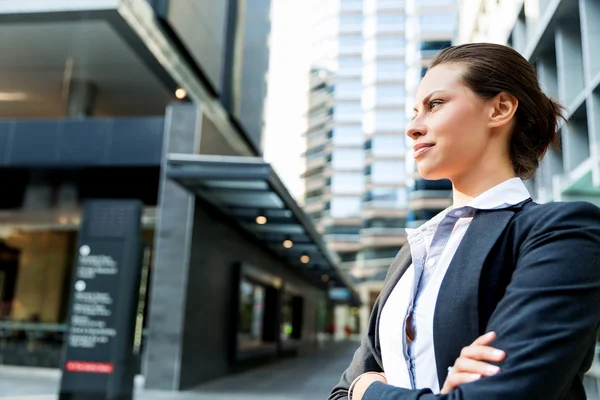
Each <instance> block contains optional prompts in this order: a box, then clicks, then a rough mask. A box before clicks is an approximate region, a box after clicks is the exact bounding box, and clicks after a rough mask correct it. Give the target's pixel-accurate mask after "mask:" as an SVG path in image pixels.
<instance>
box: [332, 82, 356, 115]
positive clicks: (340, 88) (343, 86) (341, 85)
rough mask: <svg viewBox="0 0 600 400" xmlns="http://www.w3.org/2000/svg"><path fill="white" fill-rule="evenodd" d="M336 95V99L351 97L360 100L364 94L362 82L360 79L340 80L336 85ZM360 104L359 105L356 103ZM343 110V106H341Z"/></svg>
mask: <svg viewBox="0 0 600 400" xmlns="http://www.w3.org/2000/svg"><path fill="white" fill-rule="evenodd" d="M334 90H335V95H336V97H337V96H339V97H346V98H348V97H351V98H360V95H361V92H362V82H361V81H360V79H338V81H337V82H336V84H335V89H334ZM356 104H358V103H356ZM340 105H341V106H342V107H341V108H342V109H343V108H344V107H343V106H344V105H343V104H340Z"/></svg>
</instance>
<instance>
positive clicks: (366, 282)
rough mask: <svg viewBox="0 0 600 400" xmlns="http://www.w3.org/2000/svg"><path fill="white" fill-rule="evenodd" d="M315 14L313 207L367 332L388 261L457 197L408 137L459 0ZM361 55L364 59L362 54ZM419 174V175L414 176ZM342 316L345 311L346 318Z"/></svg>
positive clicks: (391, 0)
mask: <svg viewBox="0 0 600 400" xmlns="http://www.w3.org/2000/svg"><path fill="white" fill-rule="evenodd" d="M322 4H323V8H322V9H321V14H318V15H316V16H315V20H316V23H315V25H314V30H313V31H314V35H315V37H314V38H313V47H314V55H313V60H312V62H313V67H314V68H313V70H312V72H311V79H310V82H311V84H310V94H309V107H308V108H309V111H308V115H307V116H308V131H307V133H306V139H307V152H306V157H305V158H306V172H305V174H304V178H305V184H306V199H305V210H306V212H307V213H308V214H309V215H310V216H311V217H312V218H313V219H314V220H315V222H316V223H317V226H318V227H319V229H320V231H321V232H323V234H324V235H325V239H326V241H327V244H328V246H329V247H330V248H332V249H334V250H336V251H337V252H338V253H339V254H340V257H341V259H342V265H343V267H344V269H345V270H347V271H349V273H350V274H351V275H352V276H353V277H354V278H355V280H356V281H357V283H358V284H357V290H358V292H359V293H360V296H361V299H362V301H363V308H362V309H361V310H360V312H358V313H356V311H355V310H351V313H350V314H352V315H356V316H358V317H357V318H354V317H352V318H351V323H353V324H356V327H357V328H360V330H364V328H365V326H366V323H367V320H368V315H369V312H370V310H371V308H372V306H373V303H374V302H375V299H376V298H377V296H378V295H379V292H380V291H381V288H382V287H383V281H384V278H385V274H386V272H387V268H388V267H389V265H390V263H391V262H392V260H393V258H394V257H395V255H396V254H397V252H398V250H399V249H400V247H401V246H402V245H403V244H404V243H405V242H406V231H405V228H406V227H415V226H418V225H420V224H421V223H422V222H423V221H424V220H426V219H428V218H430V217H431V216H433V215H435V214H437V213H438V212H439V211H441V210H442V209H444V208H445V207H447V206H448V205H449V204H450V201H451V200H450V190H449V189H450V186H449V183H448V182H427V181H424V180H422V179H420V178H419V177H418V174H416V172H415V164H414V162H413V161H412V157H411V154H412V149H410V148H409V147H408V146H407V143H408V142H410V141H409V140H407V139H406V136H405V126H406V123H407V116H406V114H407V113H406V111H407V110H408V111H409V114H410V116H409V118H411V117H412V107H413V104H414V95H415V91H416V87H417V85H418V83H419V81H420V79H421V77H422V75H423V73H424V70H425V66H426V64H427V62H428V61H429V60H430V59H431V57H432V56H433V55H434V54H435V53H436V52H437V51H438V50H439V49H441V48H443V47H445V46H448V45H449V44H450V41H451V39H452V37H453V35H454V31H455V27H456V6H455V4H454V1H453V0H436V1H428V2H423V1H405V0H330V1H328V2H324V3H322ZM361 54H362V57H361ZM415 181H416V182H415ZM339 319H341V317H340V318H339Z"/></svg>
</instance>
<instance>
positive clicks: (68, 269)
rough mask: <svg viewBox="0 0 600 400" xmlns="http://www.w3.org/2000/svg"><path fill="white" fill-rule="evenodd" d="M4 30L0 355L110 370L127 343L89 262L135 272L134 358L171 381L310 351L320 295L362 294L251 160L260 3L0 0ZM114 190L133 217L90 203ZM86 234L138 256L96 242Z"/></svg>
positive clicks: (115, 308) (322, 305) (73, 368)
mask: <svg viewBox="0 0 600 400" xmlns="http://www.w3.org/2000/svg"><path fill="white" fill-rule="evenodd" d="M0 22H1V24H0V51H1V52H2V54H4V55H6V57H3V58H2V60H0V68H1V69H2V79H1V80H0V187H2V196H0V364H16V365H25V366H43V367H51V368H66V369H67V370H68V371H69V372H70V373H77V372H81V371H82V370H81V368H83V369H86V368H88V369H86V371H88V372H89V373H91V372H90V371H99V369H98V368H101V369H102V371H103V372H106V373H107V374H110V371H111V368H112V367H113V366H112V364H110V363H108V361H107V362H106V363H102V364H101V365H98V364H97V363H94V362H92V363H90V362H91V361H104V360H103V359H100V360H98V359H96V358H97V357H100V358H102V357H105V356H108V355H110V354H113V355H114V354H115V347H114V343H115V340H117V339H114V337H113V336H114V335H116V337H118V340H119V341H120V343H124V342H128V343H131V342H132V341H129V340H128V339H127V337H125V338H123V337H120V336H119V335H120V334H121V332H122V331H123V330H125V328H124V327H123V326H113V323H114V321H113V319H111V318H109V317H110V316H111V315H116V314H118V315H119V316H122V315H123V314H124V313H126V312H127V311H128V308H126V307H119V306H121V305H122V304H121V303H120V302H118V301H117V300H115V299H114V298H112V297H111V296H112V295H113V294H114V293H113V292H106V293H105V292H97V291H98V290H99V289H93V287H94V284H95V282H97V281H94V280H93V279H95V278H94V277H95V275H94V274H96V273H98V274H104V275H107V274H109V273H110V274H113V275H114V274H116V273H118V271H119V270H120V269H121V270H127V271H131V270H132V269H133V270H135V272H136V274H137V273H139V276H141V277H142V278H141V284H140V285H139V286H135V285H134V287H132V288H129V289H130V290H129V291H127V292H126V293H125V294H124V296H125V297H126V298H128V299H136V300H135V301H136V302H137V307H133V308H131V310H129V311H131V315H130V317H131V318H130V319H129V324H130V325H131V326H135V331H134V332H135V345H134V349H133V351H134V353H135V355H136V361H135V362H134V363H133V364H135V366H134V367H135V369H137V371H138V373H141V374H142V375H144V377H145V384H146V387H148V388H152V389H163V390H169V391H176V390H181V389H183V388H187V387H191V386H194V385H197V384H199V383H201V382H203V381H206V380H209V379H213V378H217V377H220V376H223V375H226V374H228V373H230V372H232V371H234V370H236V369H238V368H240V367H242V366H245V365H247V364H248V363H253V362H254V361H256V359H257V358H267V359H271V358H273V357H277V356H283V355H287V354H290V353H296V352H300V351H302V350H304V349H309V348H313V347H314V346H316V345H317V339H318V336H319V334H320V333H323V332H325V331H326V330H327V326H328V315H330V314H331V311H330V310H331V304H332V300H331V299H330V293H331V292H332V291H333V292H335V293H336V302H344V301H345V302H353V303H355V304H356V303H358V296H357V295H356V294H355V293H354V292H353V291H352V289H351V285H350V284H349V282H348V281H347V279H346V276H345V274H344V273H342V272H341V271H340V270H339V259H338V258H337V256H336V255H335V254H334V253H332V252H331V251H330V250H329V249H327V248H326V247H325V245H324V242H323V240H322V237H321V235H320V234H319V233H318V232H317V231H316V229H315V226H314V224H313V223H312V222H311V221H310V220H309V218H308V216H307V215H306V214H305V213H304V212H303V211H302V210H301V209H300V208H299V206H298V204H297V203H296V202H295V201H294V200H293V199H292V197H291V196H290V194H289V192H288V191H287V190H286V189H285V186H284V185H283V184H282V182H281V181H280V179H279V177H278V176H277V175H276V174H275V172H274V171H273V169H272V168H271V167H270V165H269V164H267V163H265V162H264V161H263V159H262V157H261V155H262V151H261V147H260V144H261V136H262V131H263V121H262V115H263V103H264V97H265V94H266V81H267V73H268V60H269V47H268V36H269V27H270V0H252V1H246V0H229V1H206V2H204V1H202V2H197V1H178V0H173V1H164V0H152V1H147V0H81V1H76V2H75V1H70V0H52V1H37V0H5V1H2V2H1V4H0ZM115 199H116V200H128V201H132V202H133V203H135V204H137V205H140V206H141V210H142V211H141V220H140V217H139V215H137V216H136V215H134V214H132V213H131V212H129V211H128V210H127V209H124V208H118V207H117V206H114V207H113V206H111V207H112V208H111V207H108V206H96V207H97V208H95V210H98V213H97V214H93V213H91V212H90V213H85V212H84V211H85V210H88V209H89V208H86V207H87V205H89V204H100V203H90V202H92V201H104V202H103V203H101V204H104V205H105V204H108V203H106V201H109V200H110V201H112V200H115ZM111 204H112V203H111ZM119 204H122V203H119ZM100 215H101V216H102V218H103V219H101V220H100V222H98V223H97V224H94V223H91V222H90V221H94V218H97V217H98V216H100ZM124 221H130V222H131V221H133V222H131V224H130V225H132V226H134V225H135V226H137V225H138V224H139V225H140V226H141V228H140V229H138V230H139V232H137V231H136V232H132V231H128V230H125V228H123V226H124V224H125V222H124ZM128 223H129V222H128ZM92 234H94V235H96V236H97V237H102V238H104V239H106V238H109V239H110V240H112V241H113V242H111V243H113V244H114V243H116V240H117V239H119V240H128V241H129V242H131V243H133V244H134V250H133V251H132V254H137V253H138V250H139V253H140V256H139V257H137V256H136V257H133V256H132V258H131V259H132V260H134V259H137V258H139V259H140V261H139V263H138V262H133V261H132V262H130V263H123V264H122V265H121V264H115V261H114V260H113V259H112V258H111V257H109V256H107V255H103V254H100V255H99V254H97V253H96V252H97V251H99V250H98V249H97V248H96V247H95V246H94V245H88V244H87V243H86V242H85V240H87V239H86V238H88V237H89V236H90V235H92ZM106 240H108V239H106ZM82 241H83V242H82ZM105 245H106V244H105ZM138 245H139V246H138ZM106 246H108V245H106ZM106 248H108V249H109V250H110V249H113V250H114V248H115V247H110V246H108V247H106ZM106 251H108V250H106ZM111 254H112V253H111ZM142 254H143V257H142ZM89 257H91V258H89ZM115 265H117V267H118V268H117V267H115ZM86 266H87V267H89V268H87V269H86ZM98 266H100V267H102V268H104V267H106V268H105V269H101V270H100V272H98V271H97V270H94V269H93V268H92V267H94V268H95V267H98ZM90 271H92V272H93V273H92V272H90ZM94 271H96V272H94ZM115 271H117V272H115ZM106 279H109V278H106ZM111 282H112V284H111V285H105V286H107V287H105V288H104V289H103V290H105V291H106V290H109V289H110V288H112V289H110V290H113V289H114V290H117V289H118V290H122V289H123V285H125V281H118V282H114V281H111ZM117 283H118V284H117ZM108 286H110V288H108ZM96 287H98V286H96ZM86 290H87V292H86ZM93 290H96V291H95V292H92V291H93ZM73 291H77V292H78V293H79V295H72V292H73ZM80 292H85V293H88V294H89V296H88V295H86V294H85V293H83V294H81V293H80ZM73 293H74V292H73ZM138 295H139V296H138ZM82 298H83V299H88V300H89V301H91V300H90V299H96V300H98V301H101V302H102V304H95V305H93V307H92V306H89V304H88V305H87V306H86V305H83V306H82V305H81V304H79V303H77V301H80V300H81V299H82ZM138 298H139V301H137V300H138ZM113 300H114V301H113ZM86 301H87V300H86ZM131 302H133V300H131ZM78 304H79V305H78ZM76 305H78V306H76ZM88 306H89V307H88ZM81 313H87V314H85V315H83V314H81ZM111 313H112V314H111ZM125 325H127V324H125ZM82 326H85V327H88V328H89V327H90V326H93V327H95V328H98V327H99V328H106V329H100V331H101V332H100V333H98V332H99V331H98V332H97V335H96V336H94V335H91V336H90V335H87V336H86V334H84V333H85V332H84V333H82V332H81V329H82ZM84 331H85V330H84ZM86 332H87V331H86ZM88 333H89V332H88ZM65 347H68V348H69V349H70V348H73V347H77V348H78V349H79V350H78V351H82V352H85V351H88V350H89V351H92V350H93V351H95V353H94V356H93V357H91V359H85V358H78V359H75V360H73V359H63V358H61V354H63V352H62V349H63V348H65ZM90 349H92V350H90ZM66 354H70V353H66ZM86 354H88V355H89V354H90V353H86ZM119 356H123V357H126V354H119ZM70 361H73V362H70ZM63 376H64V375H63ZM87 376H90V375H87ZM94 398H99V397H94ZM102 398H104V397H102Z"/></svg>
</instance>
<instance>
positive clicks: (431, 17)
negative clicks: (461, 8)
mask: <svg viewBox="0 0 600 400" xmlns="http://www.w3.org/2000/svg"><path fill="white" fill-rule="evenodd" d="M419 24H420V26H421V31H425V32H446V31H452V30H454V25H455V24H456V18H455V14H454V13H435V14H422V15H420V16H419Z"/></svg>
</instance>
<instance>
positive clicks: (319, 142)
mask: <svg viewBox="0 0 600 400" xmlns="http://www.w3.org/2000/svg"><path fill="white" fill-rule="evenodd" d="M330 141H331V139H330V138H329V137H328V135H327V132H326V131H324V130H322V131H316V132H311V133H310V134H307V135H306V149H307V151H310V150H312V149H316V148H319V147H324V146H325V145H327V144H328V143H329V142H330Z"/></svg>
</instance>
